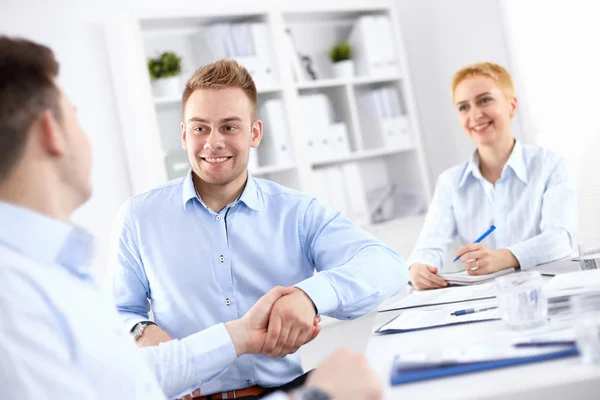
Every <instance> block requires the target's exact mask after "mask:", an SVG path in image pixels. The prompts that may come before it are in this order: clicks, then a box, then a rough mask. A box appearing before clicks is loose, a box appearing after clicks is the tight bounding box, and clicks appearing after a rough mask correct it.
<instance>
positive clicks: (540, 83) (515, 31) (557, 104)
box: [503, 0, 600, 241]
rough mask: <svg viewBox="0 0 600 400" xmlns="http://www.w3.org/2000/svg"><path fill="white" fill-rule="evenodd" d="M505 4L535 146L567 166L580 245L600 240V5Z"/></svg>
mask: <svg viewBox="0 0 600 400" xmlns="http://www.w3.org/2000/svg"><path fill="white" fill-rule="evenodd" d="M503 5H504V7H505V9H506V15H507V16H508V19H507V21H508V23H509V24H508V26H509V28H510V31H511V33H512V36H513V39H514V40H513V43H514V50H515V55H516V57H517V60H518V62H519V65H520V70H521V72H522V76H523V78H524V81H525V83H526V89H527V92H528V94H529V99H530V102H529V104H530V106H531V111H532V123H533V125H534V128H535V133H536V141H537V142H538V143H539V144H540V145H542V146H545V147H548V148H550V149H552V150H554V151H555V152H557V153H559V154H561V155H562V156H564V157H565V158H566V159H567V161H568V162H569V163H570V166H571V168H572V171H573V172H574V174H575V176H576V177H577V183H578V186H579V221H580V224H579V225H580V227H579V234H580V239H581V240H583V241H588V240H600V168H598V158H597V157H598V151H599V150H600V124H599V123H598V118H597V115H598V110H600V97H599V96H598V94H599V93H600V52H599V51H598V46H599V41H600V24H599V23H598V17H599V16H600V4H599V3H598V2H594V1H587V0H569V1H565V0H555V1H540V0H529V1H518V0H506V1H504V2H503ZM532 24H534V25H535V29H532Z"/></svg>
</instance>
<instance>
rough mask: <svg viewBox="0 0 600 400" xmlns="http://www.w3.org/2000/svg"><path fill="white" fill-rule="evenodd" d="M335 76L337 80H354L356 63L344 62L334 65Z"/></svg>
mask: <svg viewBox="0 0 600 400" xmlns="http://www.w3.org/2000/svg"><path fill="white" fill-rule="evenodd" d="M332 68H333V76H335V77H336V78H352V77H353V76H354V61H352V60H344V61H338V62H336V63H333V64H332Z"/></svg>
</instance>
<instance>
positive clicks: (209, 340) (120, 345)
mask: <svg viewBox="0 0 600 400" xmlns="http://www.w3.org/2000/svg"><path fill="white" fill-rule="evenodd" d="M0 221H2V224H1V225H0V360H1V362H0V382H1V384H0V399H61V400H63V399H64V400H69V399H102V400H104V399H111V400H119V399H123V400H131V399H144V400H148V399H164V398H165V397H164V394H163V391H164V392H165V393H166V394H167V395H168V396H179V395H180V394H181V393H189V392H190V391H191V390H193V389H195V388H196V387H197V384H198V383H199V382H204V381H206V380H210V379H211V378H213V377H215V376H218V375H219V374H220V373H222V372H223V371H224V370H226V368H227V366H228V365H229V364H230V363H231V362H233V360H234V359H235V358H236V354H235V349H234V348H233V344H232V343H231V339H230V337H229V335H228V333H227V330H226V329H225V327H224V326H223V324H216V325H215V326H211V327H209V328H208V329H206V330H204V331H202V332H198V333H194V334H193V335H191V336H189V337H187V338H185V339H183V340H174V341H171V342H168V343H162V344H161V345H160V346H156V347H151V348H144V349H139V348H138V347H137V346H136V345H135V343H134V341H133V339H132V338H131V336H130V335H128V334H127V333H125V331H124V330H123V325H122V321H121V320H120V318H119V316H118V314H117V312H116V310H115V306H114V304H113V303H111V302H110V301H109V300H108V299H109V296H106V293H105V292H104V291H103V290H102V289H101V287H98V286H97V285H96V283H95V282H94V280H93V279H92V277H91V275H90V274H89V272H88V268H87V265H89V259H90V256H91V253H92V252H91V251H90V248H91V245H92V238H91V237H90V236H88V235H87V234H85V233H84V232H82V231H80V230H79V229H77V228H74V227H73V226H71V225H68V224H65V223H62V222H59V221H56V220H54V219H51V218H49V217H46V216H43V215H41V214H38V213H35V212H33V211H29V210H27V209H24V208H21V207H17V206H15V205H12V204H9V203H6V202H2V201H0ZM157 380H158V382H157ZM161 388H162V390H161Z"/></svg>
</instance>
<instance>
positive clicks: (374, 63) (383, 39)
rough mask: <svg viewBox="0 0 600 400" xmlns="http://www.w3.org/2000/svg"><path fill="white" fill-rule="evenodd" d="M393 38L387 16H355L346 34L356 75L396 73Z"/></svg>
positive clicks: (392, 74)
mask: <svg viewBox="0 0 600 400" xmlns="http://www.w3.org/2000/svg"><path fill="white" fill-rule="evenodd" d="M393 40H394V36H393V32H392V29H391V24H390V20H389V17H388V16H374V15H366V16H362V17H359V18H357V20H356V22H355V23H354V26H353V27H352V30H351V31H350V35H349V36H348V42H350V44H351V45H352V52H353V56H352V59H353V60H354V62H355V68H356V73H357V75H359V76H395V75H397V74H398V66H397V61H396V52H395V50H394V42H393Z"/></svg>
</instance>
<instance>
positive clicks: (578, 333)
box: [571, 291, 600, 364]
mask: <svg viewBox="0 0 600 400" xmlns="http://www.w3.org/2000/svg"><path fill="white" fill-rule="evenodd" d="M571 307H572V310H573V314H574V317H575V338H576V340H577V347H578V348H579V352H580V353H581V359H582V360H583V362H584V363H586V364H600V291H594V292H590V293H585V294H581V295H577V296H573V297H572V298H571Z"/></svg>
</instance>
